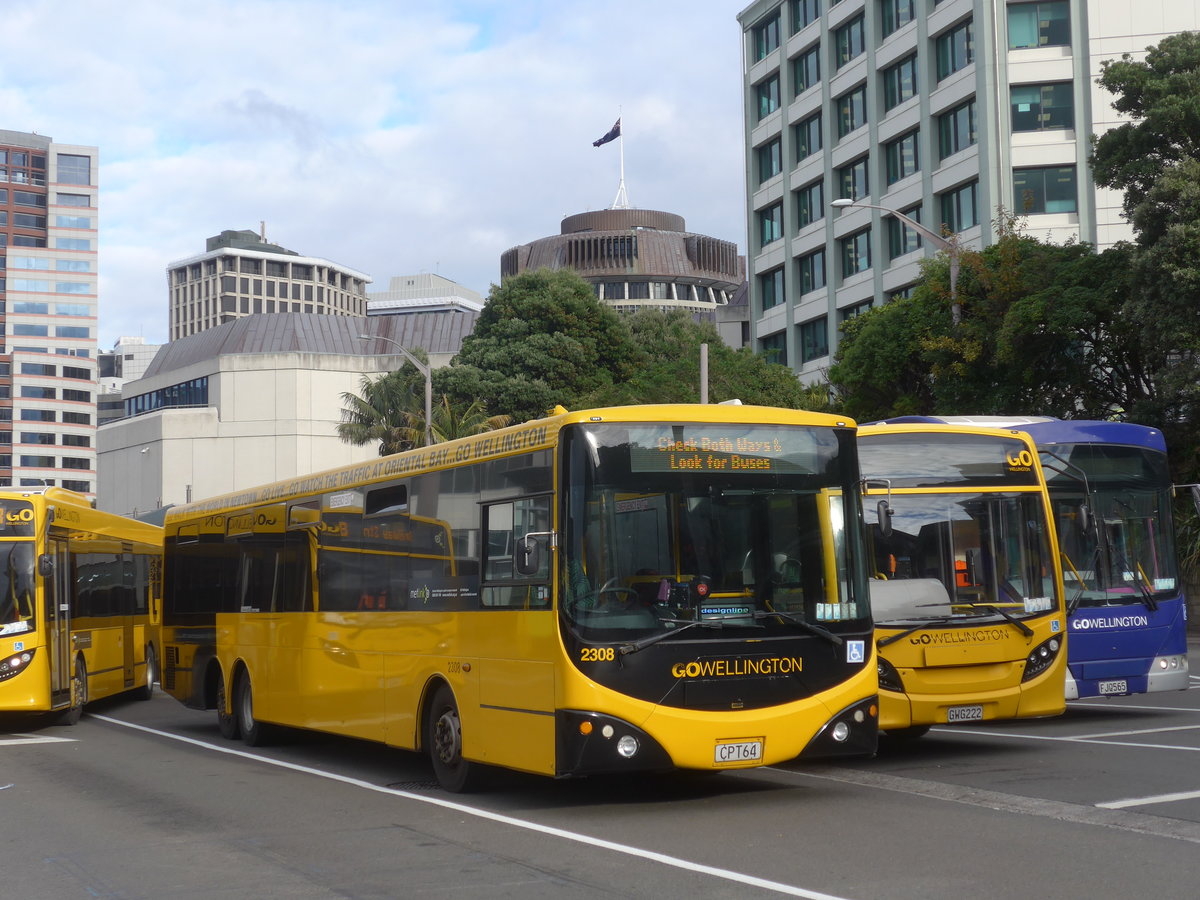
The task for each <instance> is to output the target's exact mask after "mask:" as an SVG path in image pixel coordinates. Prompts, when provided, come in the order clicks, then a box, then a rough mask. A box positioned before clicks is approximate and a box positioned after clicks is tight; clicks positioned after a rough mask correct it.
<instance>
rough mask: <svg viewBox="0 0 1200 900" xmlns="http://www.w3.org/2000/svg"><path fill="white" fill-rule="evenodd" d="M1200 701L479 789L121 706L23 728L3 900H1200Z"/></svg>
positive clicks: (110, 704)
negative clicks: (857, 749) (732, 761)
mask: <svg viewBox="0 0 1200 900" xmlns="http://www.w3.org/2000/svg"><path fill="white" fill-rule="evenodd" d="M1191 658H1192V660H1193V661H1194V662H1197V661H1200V645H1197V644H1196V643H1193V645H1192V654H1191ZM1196 668H1197V669H1198V670H1200V663H1198V664H1197V666H1196ZM1192 685H1193V687H1192V689H1191V690H1189V691H1186V692H1179V693H1172V694H1156V695H1143V696H1137V697H1124V698H1116V699H1112V700H1105V701H1085V702H1075V703H1071V704H1069V705H1068V711H1067V713H1066V715H1064V716H1062V717H1060V718H1057V719H1047V720H1040V721H1026V722H1005V723H999V724H995V725H988V726H978V725H975V726H970V727H966V726H954V727H945V728H936V729H934V730H933V731H931V732H930V733H929V734H928V735H927V736H925V737H924V738H921V739H920V740H917V741H913V742H910V743H907V744H901V745H898V746H891V745H889V744H888V743H887V742H886V741H885V742H884V744H883V746H882V747H881V749H880V753H879V756H878V757H876V758H875V759H871V760H855V761H852V762H843V763H837V764H832V765H811V764H807V765H799V764H793V765H784V766H775V767H770V768H765V769H755V770H749V771H742V772H726V773H722V774H720V775H687V774H675V775H670V776H657V777H653V778H641V779H636V780H615V779H590V780H579V781H563V782H556V781H552V780H548V779H541V778H535V777H531V776H524V775H517V774H503V775H500V776H498V777H497V778H496V779H495V783H494V784H493V785H492V786H491V789H490V790H488V791H487V792H485V793H481V794H473V795H453V794H447V793H445V792H444V791H442V790H441V789H440V788H439V787H438V786H437V784H436V782H435V781H434V779H433V775H432V772H431V770H430V768H429V765H428V762H427V761H426V760H425V759H424V758H423V757H421V756H418V755H416V754H412V753H406V752H402V751H396V750H390V749H388V748H386V747H382V746H378V745H373V744H367V743H363V742H357V741H349V740H343V739H340V738H333V737H327V736H322V735H314V734H307V733H300V732H288V733H287V734H286V735H284V736H283V737H282V739H281V740H280V741H279V742H278V743H277V744H274V745H272V746H268V747H264V748H255V749H251V748H248V747H245V746H244V745H243V744H241V743H235V742H229V741H225V740H222V738H221V737H220V736H219V734H218V733H217V726H216V717H215V715H214V714H213V713H211V712H209V713H200V712H196V711H193V710H188V709H185V708H184V707H182V706H180V705H179V704H178V703H176V702H175V701H174V700H172V699H170V698H169V697H166V696H163V695H161V694H158V695H156V696H155V697H154V699H152V700H151V701H150V702H146V703H141V702H137V701H133V700H124V699H116V700H111V701H105V702H103V703H97V704H93V705H92V706H89V707H88V711H87V713H86V714H85V715H84V717H83V720H82V721H81V722H80V723H79V724H78V725H77V726H75V727H62V726H52V725H46V724H43V723H40V722H36V721H28V720H26V721H11V720H9V721H4V722H0V815H2V816H3V823H4V824H3V830H2V832H0V834H2V839H0V896H3V897H13V898H18V897H20V898H26V897H27V898H38V900H41V898H71V897H81V898H85V897H86V898H226V897H228V898H234V897H236V898H241V897H254V898H266V897H287V898H333V897H337V898H374V897H387V898H393V897H417V898H425V897H432V898H436V897H454V898H471V897H480V898H484V897H487V898H491V897H520V898H538V897H563V896H570V897H584V898H591V897H654V898H656V900H661V898H671V897H689V898H700V897H704V898H708V897H753V896H763V897H766V896H770V895H773V894H774V895H779V894H782V895H785V896H798V897H810V898H819V897H839V898H908V897H911V898H923V900H938V898H956V900H957V898H963V897H971V896H973V897H987V898H1007V897H1012V898H1018V897H1019V898H1022V900H1030V898H1048V900H1049V898H1071V897H1088V898H1097V897H1100V898H1107V897H1113V898H1128V897H1146V898H1151V897H1190V896H1197V895H1198V894H1200V677H1196V676H1193V678H1192Z"/></svg>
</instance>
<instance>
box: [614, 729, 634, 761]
mask: <svg viewBox="0 0 1200 900" xmlns="http://www.w3.org/2000/svg"><path fill="white" fill-rule="evenodd" d="M637 752H638V740H637V738H635V737H634V736H633V735H631V734H627V735H625V736H624V737H623V738H621V739H620V740H619V741H617V753H619V754H620V755H621V756H623V757H624V758H625V759H633V758H634V757H635V756H636V755H637Z"/></svg>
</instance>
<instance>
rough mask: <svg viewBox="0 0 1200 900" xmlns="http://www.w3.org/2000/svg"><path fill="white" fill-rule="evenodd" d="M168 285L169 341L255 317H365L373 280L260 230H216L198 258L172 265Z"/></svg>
mask: <svg viewBox="0 0 1200 900" xmlns="http://www.w3.org/2000/svg"><path fill="white" fill-rule="evenodd" d="M167 282H168V290H169V294H170V323H169V330H168V334H169V335H170V339H171V340H173V341H174V340H178V339H179V338H182V337H187V336H188V335H193V334H197V333H199V332H201V331H204V330H205V329H208V328H214V327H216V326H217V325H221V324H223V323H225V322H232V321H234V320H235V319H239V318H241V317H243V316H251V315H257V314H261V313H318V314H322V315H334V316H365V315H366V314H367V285H368V284H370V282H371V279H370V278H369V277H368V276H367V275H364V274H363V273H362V272H356V271H355V270H354V269H350V268H347V267H346V266H341V265H338V264H337V263H333V262H330V261H329V260H327V259H319V258H317V257H312V256H301V255H300V254H299V253H297V252H295V251H294V250H288V249H286V248H284V247H280V246H279V245H278V244H272V243H268V241H267V239H266V235H265V234H264V233H263V232H259V233H257V234H256V233H255V232H253V231H222V232H221V233H220V234H219V235H217V236H216V237H211V238H209V239H208V241H207V242H206V247H205V252H204V253H202V254H200V255H199V256H192V257H189V258H188V259H181V260H178V261H176V262H173V263H171V264H170V265H169V266H168V267H167Z"/></svg>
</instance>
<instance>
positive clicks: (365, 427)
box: [337, 360, 425, 456]
mask: <svg viewBox="0 0 1200 900" xmlns="http://www.w3.org/2000/svg"><path fill="white" fill-rule="evenodd" d="M422 361H424V360H422ZM360 385H361V386H360V390H359V393H357V394H354V393H351V392H348V391H347V392H345V393H343V394H342V403H343V404H344V405H343V407H342V421H341V422H340V423H338V426H337V433H338V437H339V438H341V440H342V441H343V442H344V443H347V444H353V445H354V446H356V447H361V446H363V445H365V444H370V443H373V442H375V441H378V442H379V455H380V456H387V455H389V454H391V453H399V452H400V451H401V450H409V449H411V448H413V447H416V446H418V445H420V444H422V443H424V440H425V423H424V418H425V413H424V409H425V378H424V376H422V375H421V373H420V372H418V371H417V368H416V366H414V365H412V364H411V363H405V364H404V366H403V367H401V368H399V369H397V370H396V371H394V372H388V373H387V374H385V375H381V376H379V377H372V376H370V375H364V376H362V380H361V382H360Z"/></svg>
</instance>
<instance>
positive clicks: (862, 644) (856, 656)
mask: <svg viewBox="0 0 1200 900" xmlns="http://www.w3.org/2000/svg"><path fill="white" fill-rule="evenodd" d="M866 647H867V645H866V641H846V662H848V663H860V662H865V661H866V658H867V649H866Z"/></svg>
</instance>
